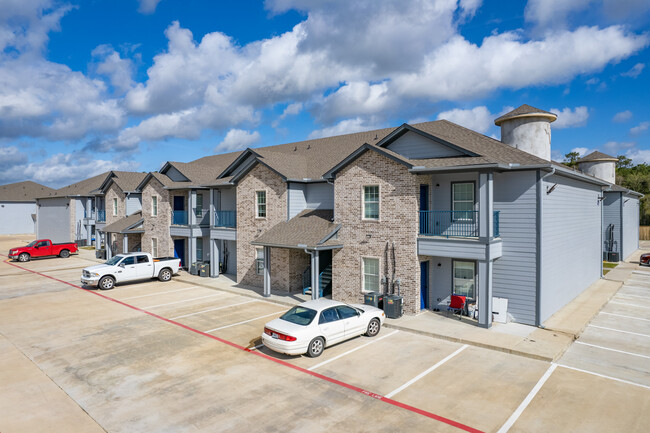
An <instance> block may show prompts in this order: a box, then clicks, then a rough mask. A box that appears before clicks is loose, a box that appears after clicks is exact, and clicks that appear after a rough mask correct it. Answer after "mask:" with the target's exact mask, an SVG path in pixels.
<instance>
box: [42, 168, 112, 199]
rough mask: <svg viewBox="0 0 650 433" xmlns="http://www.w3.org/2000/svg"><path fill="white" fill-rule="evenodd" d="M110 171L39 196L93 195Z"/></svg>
mask: <svg viewBox="0 0 650 433" xmlns="http://www.w3.org/2000/svg"><path fill="white" fill-rule="evenodd" d="M110 173H111V172H110V171H107V172H104V173H102V174H98V175H97V176H93V177H91V178H88V179H84V180H82V181H79V182H75V183H73V184H70V185H68V186H64V187H63V188H59V189H57V190H56V191H53V192H52V193H50V194H44V195H42V196H39V198H53V197H67V196H91V195H95V194H96V193H97V192H98V191H97V190H98V189H99V187H101V186H102V184H103V183H104V181H106V178H107V177H108V176H109V175H110Z"/></svg>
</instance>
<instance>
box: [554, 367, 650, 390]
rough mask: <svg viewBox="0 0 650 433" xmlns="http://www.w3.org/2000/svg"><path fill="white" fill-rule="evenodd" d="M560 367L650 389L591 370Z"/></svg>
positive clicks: (648, 387)
mask: <svg viewBox="0 0 650 433" xmlns="http://www.w3.org/2000/svg"><path fill="white" fill-rule="evenodd" d="M558 365H559V366H560V367H562V368H568V369H569V370H575V371H579V372H582V373H587V374H591V375H594V376H598V377H602V378H605V379H610V380H615V381H616V382H622V383H626V384H628V385H634V386H640V387H641V388H645V389H650V386H648V385H642V384H640V383H636V382H631V381H629V380H624V379H619V378H617V377H612V376H607V375H605V374H600V373H596V372H593V371H589V370H583V369H582V368H576V367H570V366H568V365H564V364H558Z"/></svg>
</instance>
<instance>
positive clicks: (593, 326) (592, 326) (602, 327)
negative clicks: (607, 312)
mask: <svg viewBox="0 0 650 433" xmlns="http://www.w3.org/2000/svg"><path fill="white" fill-rule="evenodd" d="M589 327H591V328H598V329H605V330H607V331H614V332H622V333H623V334H631V335H639V336H641V337H650V335H648V334H641V333H639V332H631V331H623V330H620V329H614V328H607V327H605V326H597V325H589Z"/></svg>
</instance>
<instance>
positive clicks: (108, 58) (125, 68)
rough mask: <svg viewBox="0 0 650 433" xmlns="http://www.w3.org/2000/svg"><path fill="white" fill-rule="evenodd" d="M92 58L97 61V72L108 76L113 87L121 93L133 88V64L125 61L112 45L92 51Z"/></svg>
mask: <svg viewBox="0 0 650 433" xmlns="http://www.w3.org/2000/svg"><path fill="white" fill-rule="evenodd" d="M91 54H92V56H93V57H94V58H96V59H97V64H96V65H95V72H96V73H98V74H101V75H106V76H108V77H109V79H110V83H111V85H112V86H113V87H114V88H115V89H116V90H117V91H118V92H120V93H125V92H126V91H127V90H129V89H130V88H131V87H133V85H134V83H133V79H132V78H131V77H132V76H133V72H134V70H133V63H132V62H131V60H129V59H123V58H121V57H120V54H119V53H118V52H117V51H115V50H114V49H113V47H111V46H110V45H99V46H98V47H97V48H95V49H94V50H93V51H92V53H91Z"/></svg>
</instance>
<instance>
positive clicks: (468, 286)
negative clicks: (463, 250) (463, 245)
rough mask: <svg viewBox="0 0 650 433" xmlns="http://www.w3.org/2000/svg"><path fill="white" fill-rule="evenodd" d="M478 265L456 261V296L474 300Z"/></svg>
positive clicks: (454, 290) (454, 289)
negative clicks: (476, 267)
mask: <svg viewBox="0 0 650 433" xmlns="http://www.w3.org/2000/svg"><path fill="white" fill-rule="evenodd" d="M475 266H476V263H474V262H462V261H459V260H454V270H453V272H454V275H453V277H454V282H453V284H454V287H453V293H454V295H460V296H466V297H467V298H468V299H474V298H475V296H474V293H475V292H474V288H475V287H476V269H475Z"/></svg>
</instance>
